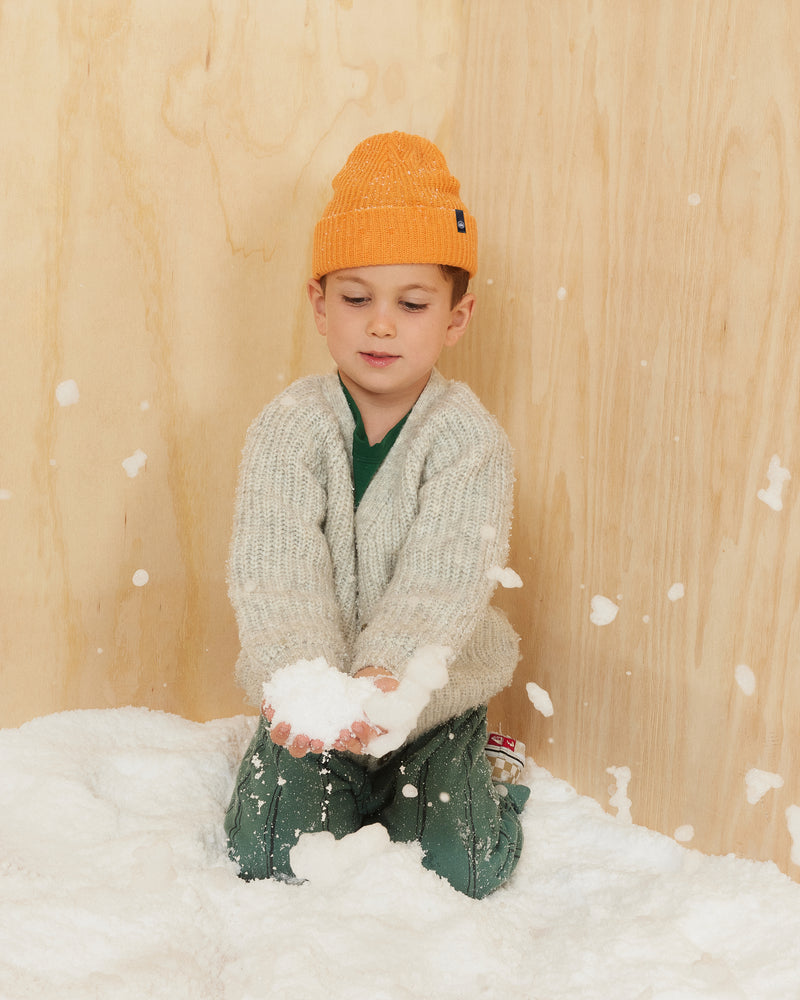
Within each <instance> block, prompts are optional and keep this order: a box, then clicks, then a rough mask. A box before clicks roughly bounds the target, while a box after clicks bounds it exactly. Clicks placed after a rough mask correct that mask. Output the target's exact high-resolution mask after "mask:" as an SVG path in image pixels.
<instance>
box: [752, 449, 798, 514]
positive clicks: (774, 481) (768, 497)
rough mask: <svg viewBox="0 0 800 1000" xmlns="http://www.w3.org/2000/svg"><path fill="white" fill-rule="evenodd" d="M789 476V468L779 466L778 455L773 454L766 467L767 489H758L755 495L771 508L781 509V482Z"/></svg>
mask: <svg viewBox="0 0 800 1000" xmlns="http://www.w3.org/2000/svg"><path fill="white" fill-rule="evenodd" d="M791 478H792V476H791V473H790V472H789V470H788V469H784V468H783V467H782V466H781V460H780V457H779V456H778V455H773V456H772V458H771V459H770V460H769V468H768V469H767V479H768V480H769V489H768V490H759V491H758V493H757V494H756V496H757V497H758V499H759V500H763V502H764V503H765V504H766V505H767V506H768V507H771V508H772V509H773V510H783V500H782V499H781V493H782V492H783V484H784V483H785V482H786V481H787V480H789V479H791Z"/></svg>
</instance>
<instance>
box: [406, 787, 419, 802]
mask: <svg viewBox="0 0 800 1000" xmlns="http://www.w3.org/2000/svg"><path fill="white" fill-rule="evenodd" d="M403 795H404V796H405V798H407V799H415V798H416V797H417V796H418V795H419V792H418V791H417V789H416V788H415V787H414V786H413V785H412V784H406V785H403Z"/></svg>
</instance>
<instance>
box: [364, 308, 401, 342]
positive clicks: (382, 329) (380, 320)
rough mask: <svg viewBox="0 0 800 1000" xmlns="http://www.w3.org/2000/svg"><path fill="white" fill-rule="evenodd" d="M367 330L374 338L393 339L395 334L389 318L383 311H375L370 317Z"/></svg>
mask: <svg viewBox="0 0 800 1000" xmlns="http://www.w3.org/2000/svg"><path fill="white" fill-rule="evenodd" d="M367 330H368V332H369V333H371V334H372V335H373V336H374V337H394V335H395V332H396V331H395V326H394V323H393V321H392V319H391V317H390V316H389V315H388V314H387V313H385V312H384V311H383V310H381V311H376V312H375V313H374V315H373V316H372V317H370V322H369V326H368V328H367Z"/></svg>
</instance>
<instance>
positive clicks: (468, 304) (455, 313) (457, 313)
mask: <svg viewBox="0 0 800 1000" xmlns="http://www.w3.org/2000/svg"><path fill="white" fill-rule="evenodd" d="M474 311H475V296H474V295H473V294H472V293H471V292H467V294H466V295H465V296H464V297H463V298H462V299H461V301H460V302H459V303H458V304H457V305H456V306H455V307H454V308H453V309H452V311H451V313H450V325H449V326H448V328H447V335H446V337H445V340H444V342H445V346H447V347H452V346H453V345H454V344H457V343H458V341H459V340H461V338H462V336H463V335H464V332H465V330H466V329H467V327H468V326H469V321H470V320H471V319H472V313H473V312H474Z"/></svg>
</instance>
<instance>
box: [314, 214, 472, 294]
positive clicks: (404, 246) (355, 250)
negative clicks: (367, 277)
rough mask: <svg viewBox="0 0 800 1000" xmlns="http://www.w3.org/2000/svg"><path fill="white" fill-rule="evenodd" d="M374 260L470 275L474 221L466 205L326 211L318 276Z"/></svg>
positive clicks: (317, 234) (318, 230)
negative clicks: (445, 268)
mask: <svg viewBox="0 0 800 1000" xmlns="http://www.w3.org/2000/svg"><path fill="white" fill-rule="evenodd" d="M459 225H461V228H459ZM376 264H448V265H450V266H452V267H460V268H463V269H464V270H465V271H467V272H469V275H470V277H472V276H473V275H474V274H475V271H476V270H477V267H478V253H477V229H476V224H475V220H474V219H473V217H472V216H471V215H470V213H469V212H468V211H467V210H466V209H462V210H460V212H459V214H458V215H457V214H456V210H455V209H453V208H445V207H441V208H431V207H429V206H426V205H420V206H403V207H394V206H385V205H379V206H375V207H372V208H369V207H368V208H356V209H351V210H349V211H347V212H342V213H339V214H335V215H327V216H325V217H323V218H322V219H321V220H320V221H319V222H318V223H317V225H316V226H315V227H314V264H313V277H314V278H321V277H322V276H323V275H324V274H330V273H331V271H341V270H342V269H344V268H346V267H368V266H371V265H376Z"/></svg>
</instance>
